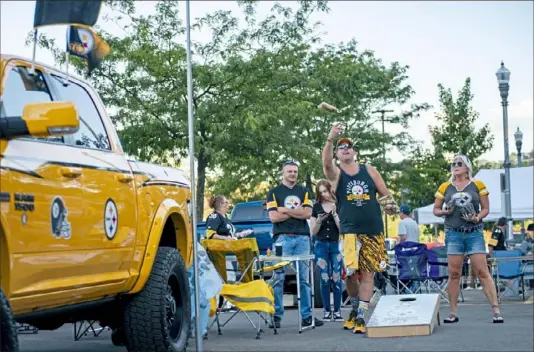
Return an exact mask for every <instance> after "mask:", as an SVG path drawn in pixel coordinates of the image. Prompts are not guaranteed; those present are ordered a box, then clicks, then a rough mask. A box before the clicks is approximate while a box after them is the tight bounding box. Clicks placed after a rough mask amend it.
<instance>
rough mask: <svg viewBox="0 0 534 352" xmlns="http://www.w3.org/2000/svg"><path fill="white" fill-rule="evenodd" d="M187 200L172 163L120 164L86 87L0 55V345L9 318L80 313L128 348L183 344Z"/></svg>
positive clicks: (13, 345)
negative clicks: (107, 329) (164, 164)
mask: <svg viewBox="0 0 534 352" xmlns="http://www.w3.org/2000/svg"><path fill="white" fill-rule="evenodd" d="M190 198H191V192H190V183H189V179H188V177H187V175H186V174H184V172H182V171H181V170H178V169H173V168H169V167H162V166H158V165H153V164H149V163H144V162H137V161H131V160H128V159H127V157H126V155H125V153H124V151H123V149H122V146H121V142H120V140H119V138H118V135H117V132H116V130H115V128H114V125H113V123H112V121H111V120H110V118H109V117H108V115H107V114H106V111H105V109H104V106H103V104H102V101H101V99H100V97H99V95H98V94H97V92H96V91H95V90H94V89H93V88H92V87H91V86H90V85H89V84H87V83H86V82H84V81H81V80H79V79H76V78H74V77H66V75H65V73H63V72H59V71H57V70H55V69H53V68H51V67H47V66H45V65H41V64H35V66H34V67H32V64H31V63H30V62H29V61H28V60H25V59H22V58H18V57H14V56H5V55H2V56H0V224H1V226H0V275H1V276H0V282H1V290H0V321H1V331H0V341H1V345H0V350H1V351H17V349H18V338H17V333H16V329H15V322H18V323H27V324H31V325H33V326H35V327H37V328H38V329H42V330H54V329H57V328H59V327H61V326H62V325H63V324H65V323H73V322H77V321H84V320H88V321H98V322H100V325H102V326H104V327H110V328H111V329H112V331H113V333H112V341H113V343H114V344H116V345H124V346H126V348H127V350H128V351H165V352H173V351H184V350H185V349H186V346H187V340H188V338H189V329H190V322H191V301H190V289H189V281H188V273H187V271H188V268H189V267H190V265H191V264H192V256H193V249H192V248H193V242H192V241H193V236H192V225H191V223H192V221H191V218H190V214H191V211H190V210H191V209H190Z"/></svg>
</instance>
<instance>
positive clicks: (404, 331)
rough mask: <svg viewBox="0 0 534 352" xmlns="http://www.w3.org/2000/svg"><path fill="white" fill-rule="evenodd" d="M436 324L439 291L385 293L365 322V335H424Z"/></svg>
mask: <svg viewBox="0 0 534 352" xmlns="http://www.w3.org/2000/svg"><path fill="white" fill-rule="evenodd" d="M436 323H437V324H438V325H439V295H438V294H418V295H385V296H382V297H380V300H379V301H378V304H377V305H376V308H375V310H374V312H373V314H372V315H371V319H369V322H368V323H367V337H401V336H424V335H430V334H432V331H433V330H434V327H435V326H436Z"/></svg>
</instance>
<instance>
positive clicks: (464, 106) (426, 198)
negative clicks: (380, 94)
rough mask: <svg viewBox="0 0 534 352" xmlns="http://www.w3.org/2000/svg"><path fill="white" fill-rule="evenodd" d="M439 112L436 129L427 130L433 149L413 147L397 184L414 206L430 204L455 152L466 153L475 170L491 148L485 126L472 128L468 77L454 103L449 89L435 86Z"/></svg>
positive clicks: (474, 116)
mask: <svg viewBox="0 0 534 352" xmlns="http://www.w3.org/2000/svg"><path fill="white" fill-rule="evenodd" d="M438 89H439V101H440V108H441V111H440V112H438V113H436V114H435V117H436V121H437V122H438V123H437V125H436V126H433V127H429V132H430V139H431V143H432V146H433V148H432V149H430V150H425V149H423V148H421V147H420V145H416V146H415V147H414V148H413V150H412V154H411V158H410V159H409V160H406V161H405V163H404V170H403V173H402V177H401V178H400V182H401V184H402V186H403V187H404V188H406V189H408V194H407V198H408V199H409V203H411V204H412V205H413V206H414V207H419V206H424V205H427V204H429V203H432V202H433V200H434V193H435V191H436V189H437V188H438V187H439V185H440V184H441V183H442V182H444V181H445V180H446V178H447V174H448V172H449V170H450V167H449V163H450V162H451V161H452V160H450V159H451V158H452V156H454V155H455V154H457V153H462V154H466V155H468V156H469V158H470V159H471V160H472V162H473V163H474V166H475V167H477V159H478V158H479V157H480V156H481V155H482V154H483V153H485V152H486V151H488V150H490V149H491V148H492V146H493V139H494V137H493V135H492V134H491V131H490V128H489V125H488V124H485V125H484V126H482V127H481V128H479V129H477V128H475V126H474V124H475V122H476V121H477V120H478V116H479V115H478V112H476V111H475V110H474V109H473V107H472V106H471V103H472V100H473V97H474V96H473V94H472V93H471V80H470V78H467V79H466V80H465V84H464V86H463V87H462V89H460V91H459V92H458V98H457V99H456V100H455V99H454V98H453V95H452V93H451V90H450V89H445V88H444V87H443V85H441V84H438Z"/></svg>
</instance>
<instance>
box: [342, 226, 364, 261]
mask: <svg viewBox="0 0 534 352" xmlns="http://www.w3.org/2000/svg"><path fill="white" fill-rule="evenodd" d="M361 247H362V245H361V243H360V241H359V240H358V236H357V235H356V234H354V233H348V234H345V235H343V257H344V260H345V267H346V268H347V269H354V270H358V258H359V256H360V249H361Z"/></svg>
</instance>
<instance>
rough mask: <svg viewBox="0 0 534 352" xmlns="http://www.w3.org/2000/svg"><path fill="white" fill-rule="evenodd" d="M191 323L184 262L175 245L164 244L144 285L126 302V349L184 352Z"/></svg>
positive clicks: (143, 351)
mask: <svg viewBox="0 0 534 352" xmlns="http://www.w3.org/2000/svg"><path fill="white" fill-rule="evenodd" d="M190 322H191V296H190V290H189V279H188V276H187V269H186V267H185V263H184V261H183V259H182V256H181V255H180V253H179V252H178V251H177V250H176V249H175V248H170V247H161V248H159V249H158V252H157V254H156V259H155V261H154V266H153V267H152V272H151V274H150V277H149V278H148V281H147V283H146V285H145V287H144V288H143V290H142V291H141V292H139V293H138V294H136V295H135V296H134V297H132V299H131V300H130V301H129V302H128V303H127V304H126V307H125V310H124V338H125V345H126V349H127V350H128V351H129V352H149V351H150V352H181V351H185V350H186V348H187V341H188V337H189V329H190Z"/></svg>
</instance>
